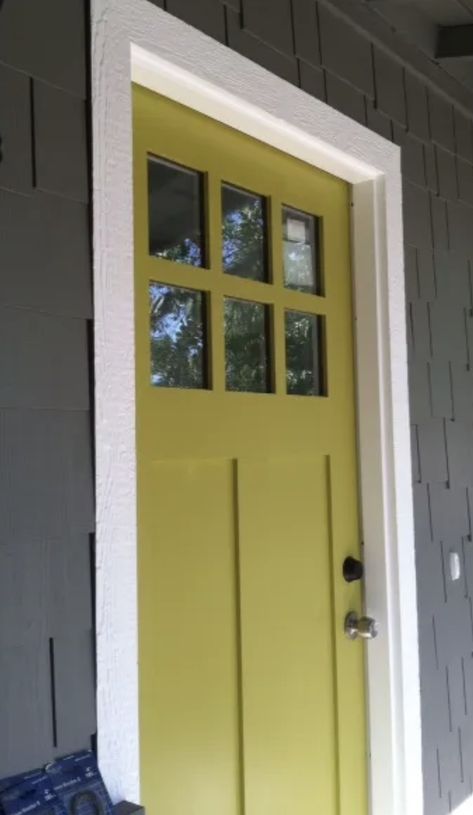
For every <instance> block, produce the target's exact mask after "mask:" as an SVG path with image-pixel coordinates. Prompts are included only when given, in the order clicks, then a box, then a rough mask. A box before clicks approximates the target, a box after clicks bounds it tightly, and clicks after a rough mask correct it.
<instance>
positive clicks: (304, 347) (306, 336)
mask: <svg viewBox="0 0 473 815" xmlns="http://www.w3.org/2000/svg"><path fill="white" fill-rule="evenodd" d="M323 319H324V318H323V317H318V316H316V315H315V314H302V313H301V312H299V311H286V377H287V392H288V393H289V394H292V395H300V396H324V395H325V388H324V356H325V354H324V350H323V347H322V346H323V342H324V331H323Z"/></svg>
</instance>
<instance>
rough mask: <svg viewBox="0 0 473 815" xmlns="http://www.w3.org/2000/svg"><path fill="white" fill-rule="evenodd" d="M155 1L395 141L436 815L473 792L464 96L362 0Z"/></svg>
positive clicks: (472, 162)
mask: <svg viewBox="0 0 473 815" xmlns="http://www.w3.org/2000/svg"><path fill="white" fill-rule="evenodd" d="M155 5H159V6H161V7H166V8H167V10H168V11H170V12H171V13H173V14H175V15H177V16H179V17H181V18H182V19H184V20H185V21H187V22H189V23H190V24H191V25H194V26H197V27H199V28H200V29H201V30H202V31H204V32H206V33H207V34H209V35H210V36H212V37H214V38H216V39H219V40H224V41H225V42H226V44H227V45H228V46H229V47H230V48H233V49H235V50H236V51H238V52H240V53H242V54H244V55H245V56H247V57H249V59H252V60H254V61H255V62H258V63H259V64H261V65H262V66H263V67H265V68H267V69H268V70H269V71H272V72H273V73H275V74H277V75H278V76H281V77H283V78H284V79H286V80H288V81H289V82H292V83H293V84H296V85H299V86H300V87H301V88H303V89H304V90H305V91H306V92H307V93H309V94H312V95H314V96H316V97H318V98H320V99H323V100H324V101H327V102H328V104H330V105H331V106H332V107H335V108H337V109H338V110H341V111H342V112H343V113H345V114H346V115H348V116H350V117H352V118H353V119H356V120H357V121H359V122H361V123H362V124H365V125H367V126H368V127H370V128H371V129H372V130H375V131H376V132H378V133H380V134H381V135H383V136H384V137H385V138H389V139H391V140H393V141H395V142H396V143H397V144H399V145H400V146H401V147H402V162H403V173H404V196H405V199H404V206H405V236H406V247H405V254H406V286H407V297H408V304H407V310H408V314H407V316H408V325H409V336H408V342H409V364H410V389H411V408H412V423H413V424H412V438H413V453H414V455H413V488H414V500H415V511H416V542H417V562H418V572H419V580H418V588H419V616H420V635H421V654H420V656H421V681H422V706H423V747H424V779H425V782H424V787H425V812H426V813H428V815H445V813H447V812H449V811H450V809H451V807H453V806H455V805H457V804H458V803H460V802H461V801H462V800H463V799H464V798H465V797H467V796H468V795H470V793H471V792H472V789H473V788H472V783H473V623H472V620H473V613H472V600H473V543H472V542H471V522H470V502H471V498H472V496H473V492H472V491H473V373H472V370H471V363H472V355H473V317H472V277H471V274H472V270H471V261H472V260H473V134H472V122H471V120H470V118H468V117H467V116H466V115H465V113H464V112H463V111H464V108H465V98H466V97H465V96H463V97H462V99H461V102H462V108H460V107H455V106H454V104H453V103H452V101H449V100H448V99H446V98H445V97H444V96H443V95H442V94H441V93H439V92H438V90H440V88H439V87H437V88H436V87H435V77H436V76H437V77H438V78H439V82H440V79H441V76H440V74H441V71H440V69H437V68H436V67H434V66H433V64H427V60H425V65H423V64H422V60H423V58H422V57H421V55H420V53H419V54H417V56H416V57H415V60H414V62H415V63H416V64H417V67H420V68H421V69H422V70H423V68H425V73H426V76H428V77H430V81H427V80H426V79H425V78H423V77H422V75H419V74H418V73H415V72H414V71H412V70H410V68H409V67H408V65H407V63H406V62H405V61H403V59H402V55H403V54H404V51H405V49H404V47H403V46H401V45H399V51H397V50H396V49H397V46H396V37H395V36H394V35H390V34H388V35H386V38H385V39H386V40H390V41H391V44H392V47H391V48H386V47H384V44H383V43H382V42H380V37H379V36H374V34H377V33H378V32H377V29H378V28H379V25H378V24H373V26H372V28H373V31H371V28H370V34H368V33H365V32H366V31H367V29H366V27H365V28H364V25H365V21H368V19H369V13H368V11H366V9H365V11H362V10H357V9H362V7H363V3H361V2H356V3H354V2H353V1H352V0H320V2H318V3H317V2H315V1H314V0H241V2H240V0H167V5H166V2H165V0H163V1H162V2H157V3H155ZM341 10H342V11H345V12H346V14H347V15H350V14H351V13H352V12H353V15H354V17H353V18H350V17H349V16H346V15H345V16H344V15H342V14H340V11H341ZM354 23H356V27H355V25H354ZM451 87H452V85H451V83H449V80H447V79H446V78H445V88H446V90H447V92H448V90H449V89H450V88H451ZM467 101H468V100H467ZM470 101H471V98H470ZM470 110H472V112H473V106H470ZM452 549H453V550H454V551H457V552H458V553H459V554H460V557H461V559H462V564H463V575H462V579H461V580H460V581H458V582H456V583H452V582H451V581H450V580H449V578H448V557H449V553H450V550H452Z"/></svg>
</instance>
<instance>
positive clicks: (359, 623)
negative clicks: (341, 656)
mask: <svg viewBox="0 0 473 815" xmlns="http://www.w3.org/2000/svg"><path fill="white" fill-rule="evenodd" d="M345 634H346V635H347V637H348V639H349V640H356V639H358V637H361V639H363V640H374V638H375V637H377V636H378V623H377V622H376V620H374V619H373V618H372V617H358V614H357V613H356V611H349V612H348V614H347V616H346V617H345Z"/></svg>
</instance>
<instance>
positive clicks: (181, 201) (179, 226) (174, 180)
mask: <svg viewBox="0 0 473 815" xmlns="http://www.w3.org/2000/svg"><path fill="white" fill-rule="evenodd" d="M148 199H149V200H148V206H149V253H150V255H153V256H154V257H160V258H165V259H166V260H172V261H174V263H186V264H188V265H189V266H204V264H205V245H204V228H203V220H204V214H203V177H202V173H199V172H197V171H195V170H189V169H187V168H186V167H180V166H179V165H177V164H173V163H171V162H169V161H165V160H164V159H157V158H154V157H153V156H152V157H150V158H149V159H148Z"/></svg>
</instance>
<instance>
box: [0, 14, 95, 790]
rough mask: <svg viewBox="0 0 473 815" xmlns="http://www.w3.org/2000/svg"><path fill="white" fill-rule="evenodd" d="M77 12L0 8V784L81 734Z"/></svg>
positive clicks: (88, 509)
mask: <svg viewBox="0 0 473 815" xmlns="http://www.w3.org/2000/svg"><path fill="white" fill-rule="evenodd" d="M87 25H88V21H87V18H86V4H85V3H84V2H83V0H42V2H38V0H5V2H4V3H3V4H0V138H1V143H0V149H1V160H0V519H1V523H0V700H1V701H0V733H1V734H2V735H1V743H2V744H1V749H0V778H1V777H2V776H5V775H7V774H9V773H14V772H17V771H23V770H28V769H31V768H33V767H36V766H38V765H40V764H44V763H45V762H47V761H50V760H51V759H52V758H53V757H54V756H55V755H60V754H63V753H66V752H68V751H70V750H74V749H79V748H82V747H87V746H90V745H91V742H92V739H93V736H94V732H95V727H96V723H95V677H94V671H95V668H94V644H93V613H92V596H93V587H92V563H91V558H92V557H93V532H94V511H93V482H92V438H91V416H90V400H91V394H90V392H89V356H90V347H89V337H90V331H89V324H90V320H91V317H92V300H91V261H90V236H89V212H88V197H89V167H88V156H87V154H88V145H87V128H86V122H87V104H88V102H87V82H86V62H87V55H86V38H85V32H86V26H87Z"/></svg>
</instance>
